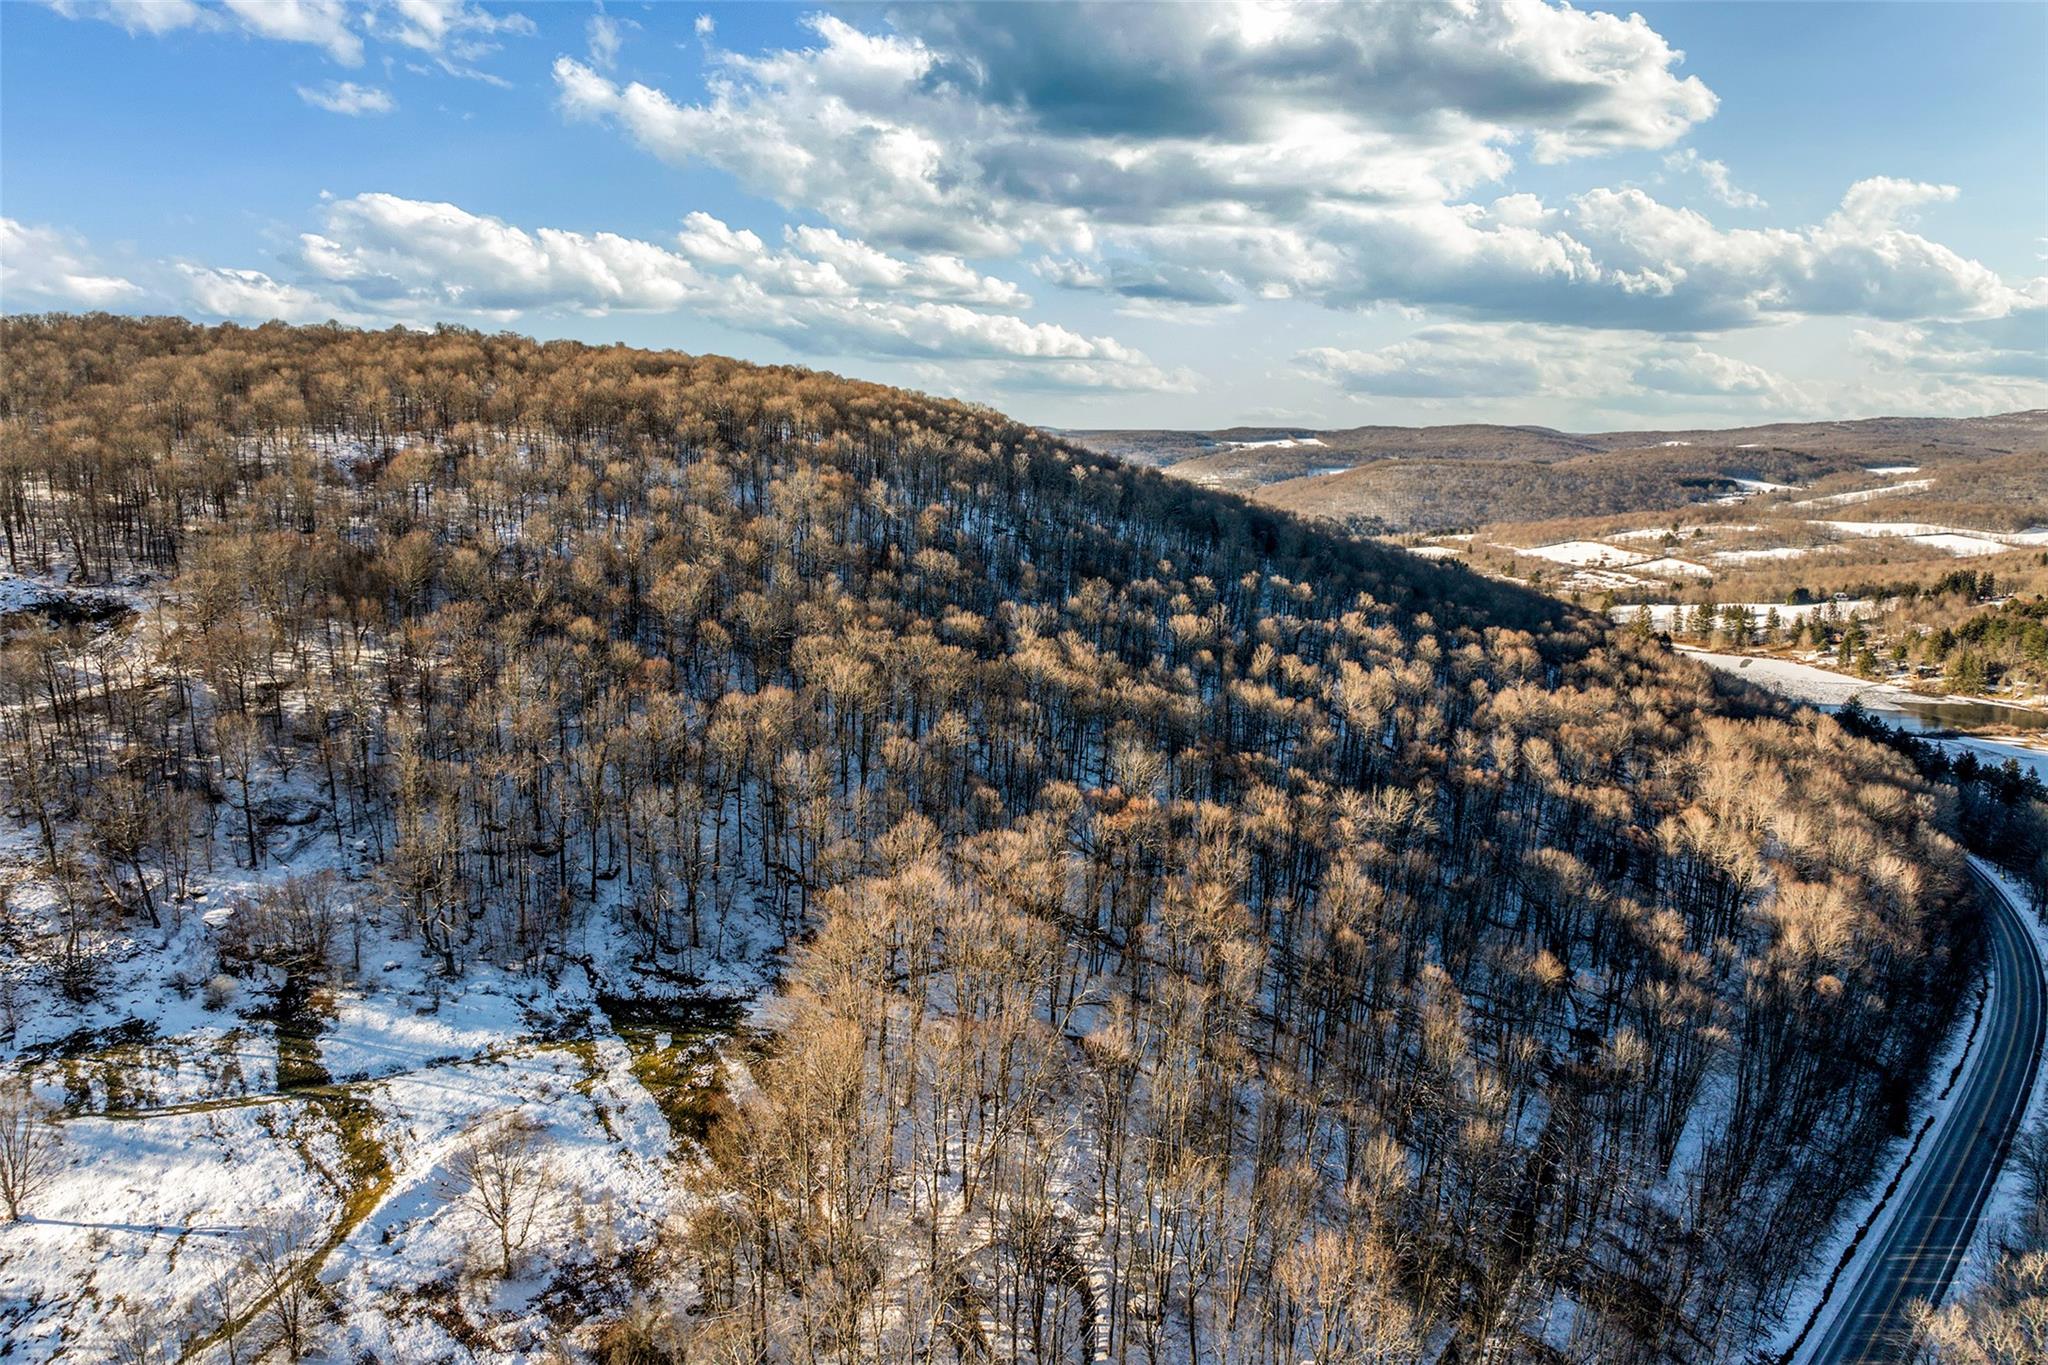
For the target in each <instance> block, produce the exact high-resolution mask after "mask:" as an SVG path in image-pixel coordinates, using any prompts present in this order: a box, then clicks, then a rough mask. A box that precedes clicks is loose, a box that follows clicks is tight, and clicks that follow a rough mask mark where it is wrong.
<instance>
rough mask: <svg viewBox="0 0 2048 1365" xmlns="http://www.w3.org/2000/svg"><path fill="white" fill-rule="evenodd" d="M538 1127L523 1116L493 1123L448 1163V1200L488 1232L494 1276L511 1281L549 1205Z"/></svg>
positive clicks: (551, 1184) (547, 1166) (551, 1175)
mask: <svg viewBox="0 0 2048 1365" xmlns="http://www.w3.org/2000/svg"><path fill="white" fill-rule="evenodd" d="M542 1133H543V1130H542V1128H541V1126H540V1124H538V1123H536V1122H535V1121H534V1120H532V1119H530V1118H528V1117H526V1116H525V1115H523V1114H514V1115H510V1116H508V1117H505V1118H500V1119H494V1120H491V1121H490V1122H488V1123H487V1124H485V1125H484V1127H482V1128H481V1129H480V1130H478V1131H476V1132H474V1133H472V1134H471V1135H470V1136H469V1137H468V1138H467V1139H466V1140H465V1141H464V1142H463V1143H462V1145H461V1146H460V1147H458V1148H456V1150H455V1155H454V1156H452V1157H450V1158H449V1159H448V1179H447V1181H446V1182H445V1188H446V1190H447V1193H448V1197H449V1198H450V1199H451V1200H453V1201H454V1202H455V1203H457V1204H459V1205H461V1206H462V1207H463V1208H465V1209H467V1210H468V1211H469V1212H470V1213H472V1214H474V1215H475V1216H476V1217H477V1219H478V1221H480V1222H482V1223H483V1224H484V1226H485V1227H487V1228H488V1229H490V1232H491V1235H492V1237H493V1238H494V1239H495V1240H496V1242H497V1247H498V1273H499V1275H501V1276H503V1277H504V1278H507V1279H510V1278H511V1276H512V1271H513V1269H514V1267H515V1265H516V1263H517V1259H518V1256H519V1253H520V1252H521V1251H523V1250H525V1249H526V1242H527V1239H528V1238H529V1237H530V1236H532V1234H533V1227H534V1224H535V1223H537V1222H538V1221H539V1220H540V1218H541V1216H542V1215H543V1214H544V1213H545V1212H546V1211H547V1210H548V1208H549V1207H550V1206H551V1205H552V1204H553V1203H554V1200H555V1197H556V1183H557V1182H556V1178H555V1172H554V1169H553V1167H552V1165H551V1163H550V1162H549V1161H548V1159H547V1154H546V1152H545V1151H543V1150H542Z"/></svg>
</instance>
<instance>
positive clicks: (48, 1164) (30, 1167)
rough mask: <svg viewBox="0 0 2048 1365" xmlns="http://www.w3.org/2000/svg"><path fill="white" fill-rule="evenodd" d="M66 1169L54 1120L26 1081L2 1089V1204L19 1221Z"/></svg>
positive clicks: (0, 1158)
mask: <svg viewBox="0 0 2048 1365" xmlns="http://www.w3.org/2000/svg"><path fill="white" fill-rule="evenodd" d="M62 1169H63V1157H62V1155H61V1149H60V1138H59V1135H58V1131H57V1124H56V1120H55V1118H54V1117H53V1116H52V1114H51V1111H50V1108H49V1106H48V1105H45V1104H43V1103H42V1102H40V1101H39V1100H37V1099H36V1097H35V1096H34V1095H33V1094H32V1093H31V1092H30V1091H29V1088H28V1083H27V1082H26V1081H15V1082H12V1083H10V1084H6V1085H4V1086H0V1203H4V1204H5V1205H6V1206H7V1216H8V1218H9V1219H11V1220H14V1221H17V1222H18V1221H20V1219H21V1217H22V1215H23V1214H24V1213H25V1212H26V1211H27V1209H28V1205H29V1201H30V1200H32V1199H34V1198H35V1197H36V1195H38V1194H40V1193H41V1192H42V1191H43V1190H44V1189H45V1188H46V1187H47V1186H48V1185H49V1183H50V1182H51V1181H52V1180H54V1179H55V1178H56V1176H57V1172H58V1171H60V1170H62Z"/></svg>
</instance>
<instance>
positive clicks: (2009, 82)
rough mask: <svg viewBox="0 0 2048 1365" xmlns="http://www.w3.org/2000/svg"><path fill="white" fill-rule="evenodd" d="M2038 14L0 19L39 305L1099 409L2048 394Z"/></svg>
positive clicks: (1317, 417) (1987, 400) (1165, 420)
mask: <svg viewBox="0 0 2048 1365" xmlns="http://www.w3.org/2000/svg"><path fill="white" fill-rule="evenodd" d="M2044 63H2048V6H2043V5H2037V4H2017V5H2009V6H1991V5H1963V4H1929V5H1912V4H1868V5H1865V4H1819V5H1795V4H1772V5H1762V4H1726V5H1724V4H1711V3H1698V4H1682V5H1648V6H1640V7H1634V8H1629V7H1622V8H1616V9H1612V10H1610V9H1607V8H1605V7H1599V6H1587V7H1585V8H1570V7H1566V6H1562V5H1552V4H1546V3H1543V2H1542V0H1444V3H1439V4H1421V3H1397V4H1378V3H1371V4H1366V3H1361V4H1349V5H1337V6H1318V7H1314V8H1306V7H1289V6H1272V5H1264V4H1246V5H1223V4H1213V5H1210V4H1202V5H1195V4H1186V5H1171V4H1167V5H1141V4H1112V5H1105V6H1082V7H1074V6H1069V5H1064V4H1029V5H1025V4H1007V5H970V6H950V5H900V6H899V5H889V6H838V5H833V6H828V7H781V6H772V5H740V6H718V5H713V6H695V5H680V4H661V5H646V4H623V3H610V4H605V5H602V6H598V5H588V6H583V5H575V4H568V3H550V4H535V5H527V6H524V7H516V6H506V7H501V6H496V5H484V4H478V3H473V0H224V2H223V3H219V4H213V3H207V2H206V0H56V2H55V3H52V4H30V3H5V4H0V306H4V307H5V308H6V309H7V310H9V311H40V310H46V309H84V308H107V309H114V310H119V311H127V312H177V313H183V314H186V315H188V316H191V317H195V318H202V319H208V320H217V319H223V318H232V319H237V320H242V321H257V320H262V319H265V318H271V317H282V318H285V319H288V320H292V321H308V320H321V319H327V318H338V319H341V320H343V321H349V322H358V323H364V324H373V325H388V324H390V323H393V322H400V323H407V324H414V325H418V324H427V323H432V322H436V321H452V322H461V323H465V324H469V325H474V326H479V327H483V328H486V329H491V330H496V329H500V328H508V329H513V330H517V331H521V332H527V333H532V334H535V335H540V336H548V337H554V336H568V337H578V338H583V339H586V340H592V341H613V340H624V341H629V342H633V343H636V344H644V345H659V346H674V347H679V348H682V349H685V350H692V351H718V352H722V353H726V354H730V355H736V356H741V357H745V358H748V359H755V360H769V361H794V362H799V363H803V364H807V365H813V366H817V367H819V368H826V369H834V370H839V371H843V372H845V373H848V374H853V375H858V376H861V377H865V378H874V379H880V380H884V381H888V382H892V383H900V384H907V385H910V386H912V387H916V388H922V389H927V390H931V391H935V392H943V393H949V394H958V395H961V396H965V397H970V398H975V399H980V400H983V401H988V402H992V403H995V404H997V405H998V406H1000V407H1003V408H1004V409H1006V410H1008V411H1010V412H1012V413H1014V414H1016V415H1017V416H1020V417H1024V418H1026V419H1028V420H1032V421H1038V422H1044V423H1049V424H1055V425H1064V426H1105V425H1114V426H1178V427H1196V426H1219V425H1226V424H1231V423H1238V422H1249V423H1261V424H1275V423H1287V424H1301V425H1311V426H1338V425H1356V424H1359V423H1364V422H1443V421H1465V420H1496V421H1517V422H1540V423H1544V424H1548V425H1554V426H1562V427H1568V428H1579V429H1594V428H1600V427H1614V426H1640V425H1648V424H1660V425H1671V426H1677V425H1693V424H1724V425H1725V424H1734V423H1738V422H1749V421H1755V420H1763V419H1774V418H1782V417H1799V416H1805V417H1851V416H1869V415H1875V414H1879V413H1893V412H1910V413H1935V414H1963V413H1980V412H1995V411H2006V410H2011V409H2015V408H2023V407H2042V406H2048V83H2044V82H2043V81H2042V80H2041V79H2040V73H2041V71H2042V70H2043V68H2044Z"/></svg>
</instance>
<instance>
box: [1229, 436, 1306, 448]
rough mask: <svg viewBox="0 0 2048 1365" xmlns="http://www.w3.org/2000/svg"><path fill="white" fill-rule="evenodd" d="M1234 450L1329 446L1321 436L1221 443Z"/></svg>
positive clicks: (1279, 437)
mask: <svg viewBox="0 0 2048 1365" xmlns="http://www.w3.org/2000/svg"><path fill="white" fill-rule="evenodd" d="M1217 444H1218V445H1222V446H1226V447H1228V448H1230V449H1232V450H1293V449H1296V448H1297V447H1300V446H1320V445H1328V444H1329V443H1328V442H1327V441H1324V440H1323V439H1322V438H1321V437H1319V436H1276V437H1274V438H1273V439H1271V440H1266V441H1219V442H1217Z"/></svg>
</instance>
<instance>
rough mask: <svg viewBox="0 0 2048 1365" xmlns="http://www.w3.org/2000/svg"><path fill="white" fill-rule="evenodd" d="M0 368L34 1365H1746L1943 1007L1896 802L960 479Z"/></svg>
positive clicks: (110, 353) (735, 425)
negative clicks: (177, 1362)
mask: <svg viewBox="0 0 2048 1365" xmlns="http://www.w3.org/2000/svg"><path fill="white" fill-rule="evenodd" d="M0 342H4V353H5V372H4V384H0V442H4V446H0V532H4V537H5V544H4V551H5V554H6V556H7V559H6V569H7V577H6V580H5V583H4V599H5V600H4V602H0V606H4V607H5V609H6V610H7V612H8V614H7V615H6V617H5V623H6V631H5V643H4V648H0V776H4V783H5V787H4V796H5V814H6V817H7V818H6V820H5V822H4V834H5V838H4V842H0V857H4V878H5V880H4V891H5V895H4V901H0V910H4V914H0V1056H4V1057H5V1059H6V1061H5V1064H4V1065H5V1082H6V1091H5V1098H4V1099H0V1168H6V1169H7V1170H13V1171H14V1172H15V1174H14V1175H12V1176H8V1177H7V1178H6V1179H4V1180H0V1186H5V1187H6V1188H0V1194H4V1193H6V1192H7V1189H14V1188H17V1187H18V1189H19V1192H20V1194H21V1196H22V1203H21V1207H20V1209H19V1214H20V1216H19V1217H18V1218H17V1219H16V1220H15V1221H13V1222H11V1223H7V1224H4V1225H0V1335H4V1336H6V1337H7V1339H8V1340H9V1341H10V1342H12V1343H14V1345H13V1347H12V1348H11V1349H13V1350H14V1352H15V1354H14V1356H13V1358H16V1359H21V1358H29V1359H49V1358H60V1357H61V1358H66V1359H75V1360H101V1359H110V1358H111V1359H129V1360H138V1361H140V1360H172V1359H187V1360H207V1361H250V1360H255V1359H257V1358H258V1357H259V1356H264V1355H266V1353H267V1358H270V1359H283V1358H287V1357H299V1356H307V1357H312V1358H325V1359H332V1360H350V1361H355V1360H366V1359H367V1360H384V1361H391V1362H398V1361H425V1360H441V1359H446V1360H468V1359H487V1360H514V1359H521V1360H524V1359H536V1360H537V1359H568V1360H599V1361H608V1362H621V1363H623V1362H656V1361H684V1360H688V1361H692V1362H695V1361H733V1362H752V1361H761V1360H770V1361H805V1362H818V1361H831V1362H854V1361H878V1362H879V1361H892V1362H893V1361H919V1360H930V1361H956V1360H957V1361H975V1360H1004V1361H1026V1360H1028V1361H1062V1362H1081V1361H1096V1360H1104V1361H1117V1362H1133V1363H1135V1362H1155V1361H1156V1362H1165V1361H1202V1362H1270V1363H1272V1365H1279V1363H1280V1362H1293V1361H1302V1360H1313V1361H1318V1362H1337V1361H1346V1362H1353V1361H1358V1362H1362V1361H1375V1362H1404V1361H1412V1362H1423V1361H1427V1362H1434V1363H1439V1365H1470V1363H1471V1362H1478V1361H1482V1360H1486V1361H1505V1360H1515V1361H1522V1360H1528V1361H1557V1362H1564V1361H1571V1362H1596V1361H1597V1362H1616V1363H1618V1365H1619V1363H1624V1362H1644V1363H1645V1365H1648V1363H1649V1362H1666V1361H1731V1360H1743V1359H1747V1358H1748V1357H1749V1353H1750V1352H1751V1351H1752V1350H1753V1349H1755V1348H1756V1347H1757V1346H1758V1345H1759V1344H1761V1343H1764V1342H1767V1341H1769V1340H1771V1339H1772V1338H1773V1335H1774V1333H1776V1332H1777V1331H1778V1329H1779V1327H1780V1318H1781V1315H1782V1313H1783V1310H1784V1308H1785V1306H1786V1303H1787V1299H1788V1296H1789V1294H1790V1293H1791V1291H1792V1289H1793V1287H1794V1286H1795V1284H1796V1283H1797V1282H1798V1281H1799V1280H1800V1279H1801V1277H1802V1276H1804V1275H1805V1274H1807V1273H1808V1271H1809V1270H1810V1269H1811V1265H1810V1262H1811V1260H1812V1258H1813V1257H1814V1255H1815V1254H1816V1252H1817V1250H1818V1249H1819V1248H1820V1247H1821V1245H1822V1244H1823V1242H1824V1241H1825V1239H1826V1238H1827V1236H1828V1235H1829V1233H1830V1231H1831V1228H1832V1225H1833V1220H1834V1218H1835V1216H1836V1214H1837V1212H1838V1211H1839V1209H1840V1208H1841V1207H1842V1206H1843V1204H1844V1201H1845V1200H1846V1199H1847V1197H1848V1196H1850V1195H1852V1194H1853V1193H1855V1192H1856V1191H1857V1190H1859V1189H1861V1188H1863V1187H1864V1186H1865V1184H1866V1183H1867V1182H1868V1181H1869V1180H1870V1179H1871V1178H1872V1177H1873V1176H1874V1175H1876V1174H1877V1172H1876V1170H1875V1169H1874V1160H1875V1155H1876V1153H1877V1152H1878V1151H1879V1150H1880V1149H1881V1148H1882V1146H1883V1144H1884V1141H1885V1140H1886V1139H1887V1138H1888V1137H1890V1136H1891V1135H1893V1134H1895V1133H1896V1132H1898V1131H1900V1130H1901V1128H1902V1126H1903V1124H1904V1122H1905V1119H1906V1115H1907V1113H1908V1110H1909V1106H1910V1104H1911V1102H1912V1099H1913V1096H1914V1094H1915V1091H1916V1087H1917V1086H1918V1085H1919V1083H1920V1081H1921V1079H1922V1077H1923V1075H1924V1073H1925V1072H1926V1070H1927V1065H1928V1061H1929V1057H1930V1054H1931V1051H1932V1050H1933V1049H1934V1048H1935V1047H1936V1046H1937V1045H1938V1044H1939V1043H1940V1041H1941V1039H1942V1038H1943V1036H1944V1034H1945V1031H1946V1028H1947V1026H1948V1024H1949V1023H1950V1022H1951V1021H1952V1020H1953V1019H1954V1018H1955V1017H1956V1016H1957V1014H1958V1011H1959V1008H1960V1006H1961V1005H1962V1004H1964V1003H1965V1002H1966V1001H1967V999H1968V994H1967V992H1966V990H1965V986H1966V984H1967V979H1968V977H1967V973H1968V969H1969V968H1970V967H1971V965H1972V963H1973V954H1974V953H1975V951H1976V949H1975V946H1974V944H1975V939H1974V931H1973V920H1972V916H1973V913H1974V912H1973V908H1972V905H1971V901H1970V893H1969V892H1968V890H1967V887H1966V885H1965V880H1966V879H1965V878H1964V876H1963V875H1962V871H1961V862H1960V854H1959V850H1958V844H1957V839H1958V838H1960V837H1962V835H1963V833H1964V831H1963V830H1962V829H1961V828H1960V826H1959V823H1958V821H1959V819H1960V818H1961V814H1960V813H1959V812H1960V809H1961V806H1960V802H1959V799H1958V797H1957V795H1956V793H1955V790H1954V789H1953V788H1952V787H1951V786H1948V785H1945V784H1943V783H1941V782H1940V781H1938V780H1935V779H1933V778H1930V777H1927V776H1923V775H1922V774H1921V772H1920V771H1918V770H1917V769H1916V767H1915V765H1914V762H1913V761H1912V758H1911V756H1910V755H1909V754H1906V753H1903V752H1900V751H1899V750H1898V749H1897V748H1895V747H1888V746H1886V745H1884V744H1880V743H1875V742H1871V741H1870V740H1867V739H1864V738H1859V737H1857V736H1855V735H1852V734H1851V733H1849V732H1848V731H1846V730H1844V729H1843V728H1842V727H1841V726H1840V725H1838V724H1837V723H1836V722H1835V721H1834V720H1833V719H1831V718H1829V717H1827V716H1824V715H1819V714H1817V713H1814V712H1811V711H1803V710H1796V709H1793V708H1791V707H1789V706H1786V705H1782V704H1779V703H1776V702H1773V701H1770V700H1768V699H1766V698H1763V697H1761V696H1760V695H1758V694H1755V693H1752V692H1749V691H1748V690H1746V689H1742V688H1740V687H1738V686H1737V685H1735V684H1732V683H1728V682H1717V681H1716V680H1715V679H1714V677H1713V676H1712V675H1710V673H1709V672H1708V671H1707V670H1705V669H1704V668H1701V667H1699V666H1697V665H1695V664H1692V663H1690V662H1688V661H1685V660H1683V659H1681V658H1679V657H1678V656H1676V655H1675V654H1673V653H1672V652H1671V651H1669V650H1668V649H1666V648H1664V647H1662V646H1661V645H1659V644H1658V642H1656V641H1655V640H1654V639H1643V638H1637V637H1636V636H1635V635H1634V634H1632V633H1631V632H1628V631H1625V630H1616V629H1613V628H1612V627H1611V626H1610V624H1609V623H1608V622H1607V621H1605V620H1604V619H1602V618H1600V617H1598V616H1597V615H1594V614H1591V613H1581V612H1579V611H1576V610H1574V609H1572V608H1569V607H1567V606H1565V605H1564V604H1562V603H1559V602H1557V601H1554V600H1552V599H1549V598H1545V597H1543V596H1540V595H1538V594H1536V593H1533V592H1529V591H1525V590H1522V589H1519V588H1516V587H1514V586H1512V585H1506V584H1500V583H1494V582H1489V581H1487V580H1485V579H1483V578H1481V577H1479V576H1478V575H1475V574H1472V573H1469V572H1464V571H1460V570H1447V569H1440V568H1437V567H1435V566H1432V565H1429V564H1426V563H1423V562H1420V561H1418V560H1415V559H1413V558H1411V557H1409V556H1407V555H1405V554H1403V553H1401V552H1399V551H1397V550H1393V549H1391V548H1387V547H1382V546H1376V545H1373V544H1370V543H1368V542H1364V541H1361V540H1356V539H1352V538H1347V537H1344V536H1340V535H1337V534H1334V533H1332V532H1331V531H1329V530H1327V529H1322V528H1318V527H1315V526H1312V525H1310V524H1308V523H1306V522H1303V521H1299V520H1297V519H1295V518H1293V517H1291V516H1290V515H1288V514H1286V513H1284V512H1279V511H1275V510H1272V509H1269V508H1264V507H1259V506H1256V505H1253V504H1251V503H1249V502H1246V501H1244V500H1242V499H1241V498H1238V497H1236V496H1234V495H1230V494H1226V493H1220V492H1214V491H1209V490H1205V489H1203V488H1200V487H1196V486H1193V485H1190V484H1188V483H1185V482H1181V481H1175V480H1170V479H1168V478H1166V477H1163V476H1161V475H1159V474H1157V473H1155V472H1152V471H1148V470H1142V469H1137V468H1133V467H1127V466H1124V465H1122V464H1119V463H1117V462H1116V461H1115V460H1113V459H1110V458H1108V457H1104V456H1098V455H1094V454H1090V453H1088V452H1086V451H1083V450H1080V449H1078V448H1075V447H1073V446H1070V445H1067V444H1064V443H1062V442H1061V441H1059V440H1058V439H1056V438H1054V437H1051V436H1048V435H1046V434H1043V433H1040V432H1036V431H1033V430H1031V429H1028V428H1025V427H1022V426H1019V425H1017V424H1014V423H1012V422H1010V421H1008V420H1006V419H1004V418H1002V417H1001V416H999V415H997V414H995V413H992V412H990V411H988V410H986V409H983V408H978V407H973V406H967V405H961V404H956V403H949V402H942V401H939V400H934V399H930V398H926V397H923V396H921V395H917V394H912V393H906V392H902V391H897V390H890V389H884V388H879V387H875V386H871V385H864V384H859V383H854V382H849V381H846V380H841V379H838V378H834V377H831V376H827V375H822V374H816V373H812V372H809V371H804V370H797V369H769V368H757V367H751V366H747V365H742V364H739V363H736V362H732V361H726V360H721V359H717V358H710V357H690V356H685V355H679V354H664V353H650V352H643V351H634V350H627V349H622V348H610V349H593V348H588V347H583V346H578V345H570V344H566V343H558V344H549V345H537V344H534V343H532V342H529V341H525V340H522V339H519V338H514V337H486V336H482V335H479V334H475V333H471V332H466V331H458V330H446V331H441V332H436V333H432V334H426V333H407V332H400V331H396V330H394V331H391V332H385V333H363V332H356V331H350V330H346V329H341V328H302V329H292V328H286V327H282V326H269V327H264V328H261V329H257V330H253V331H251V330H242V329H237V328H233V327H227V328H219V329H212V330H207V329H202V328H197V327H194V326H192V325H190V324H186V323H183V322H178V321H175V320H145V321H134V320H122V319H115V318H111V317H106V316H94V317H84V318H78V317H52V318H15V319H9V320H7V321H5V322H4V323H0ZM10 1135H11V1136H10ZM10 1152H13V1153H16V1154H17V1155H18V1157H19V1160H18V1161H14V1162H13V1164H12V1165H10V1157H9V1153H10ZM4 1174H5V1171H4V1170H0V1175H4ZM10 1197H11V1196H10ZM5 1354H6V1352H5V1351H0V1355H5Z"/></svg>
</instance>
